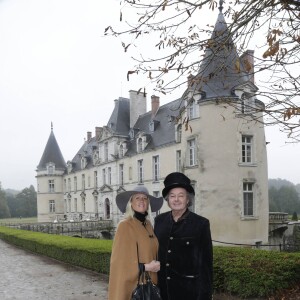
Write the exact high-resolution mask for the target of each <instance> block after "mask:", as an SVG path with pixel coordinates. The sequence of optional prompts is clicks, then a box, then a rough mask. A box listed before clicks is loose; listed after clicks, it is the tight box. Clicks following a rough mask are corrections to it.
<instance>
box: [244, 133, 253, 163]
mask: <svg viewBox="0 0 300 300" xmlns="http://www.w3.org/2000/svg"><path fill="white" fill-rule="evenodd" d="M242 163H243V164H251V163H253V136H252V135H246V134H243V135H242Z"/></svg>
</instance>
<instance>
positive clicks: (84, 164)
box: [81, 156, 86, 170]
mask: <svg viewBox="0 0 300 300" xmlns="http://www.w3.org/2000/svg"><path fill="white" fill-rule="evenodd" d="M85 167H86V158H85V157H84V156H82V157H81V169H82V170H83V169H84V168H85Z"/></svg>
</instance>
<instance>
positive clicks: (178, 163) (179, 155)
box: [176, 150, 182, 172]
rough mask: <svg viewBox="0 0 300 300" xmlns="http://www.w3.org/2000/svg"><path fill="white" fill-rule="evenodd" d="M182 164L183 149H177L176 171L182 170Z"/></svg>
mask: <svg viewBox="0 0 300 300" xmlns="http://www.w3.org/2000/svg"><path fill="white" fill-rule="evenodd" d="M181 165H182V157H181V150H177V151H176V171H177V172H181Z"/></svg>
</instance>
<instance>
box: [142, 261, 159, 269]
mask: <svg viewBox="0 0 300 300" xmlns="http://www.w3.org/2000/svg"><path fill="white" fill-rule="evenodd" d="M159 270H160V262H159V261H157V260H152V261H151V262H150V263H149V264H145V271H149V272H158V271H159Z"/></svg>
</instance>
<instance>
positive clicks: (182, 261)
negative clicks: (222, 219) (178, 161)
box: [154, 172, 213, 300]
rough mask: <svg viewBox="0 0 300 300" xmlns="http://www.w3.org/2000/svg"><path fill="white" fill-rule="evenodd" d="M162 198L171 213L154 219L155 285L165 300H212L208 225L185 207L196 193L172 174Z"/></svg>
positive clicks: (182, 178) (186, 180)
mask: <svg viewBox="0 0 300 300" xmlns="http://www.w3.org/2000/svg"><path fill="white" fill-rule="evenodd" d="M164 185H165V188H164V189H163V191H162V194H163V197H164V198H165V200H166V201H167V202H168V205H169V207H170V208H171V211H169V212H166V213H163V214H161V215H159V216H157V217H156V218H155V226H154V231H155V234H156V236H157V238H158V241H159V251H158V259H159V260H160V263H161V269H160V272H159V273H158V285H159V287H160V289H161V295H162V299H164V300H184V299H186V300H211V299H212V290H213V286H212V285H213V253H212V241H211V234H210V225H209V221H208V220H207V219H206V218H204V217H202V216H199V215H197V214H195V213H193V212H191V211H189V209H188V207H189V206H190V205H192V202H193V201H194V196H195V191H194V188H193V187H192V186H191V181H190V179H189V178H188V177H187V176H185V175H184V174H182V173H179V172H174V173H171V174H169V175H168V176H167V177H166V178H165V180H164Z"/></svg>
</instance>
